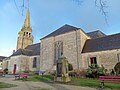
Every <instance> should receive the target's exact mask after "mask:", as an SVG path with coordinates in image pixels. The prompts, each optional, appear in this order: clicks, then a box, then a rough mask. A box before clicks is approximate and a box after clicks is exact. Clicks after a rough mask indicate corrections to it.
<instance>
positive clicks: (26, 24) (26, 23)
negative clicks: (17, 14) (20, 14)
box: [23, 9, 30, 27]
mask: <svg viewBox="0 0 120 90" xmlns="http://www.w3.org/2000/svg"><path fill="white" fill-rule="evenodd" d="M23 26H24V27H30V11H29V9H28V10H27V14H26V18H25V21H24V25H23Z"/></svg>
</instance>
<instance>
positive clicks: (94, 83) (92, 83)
mask: <svg viewBox="0 0 120 90" xmlns="http://www.w3.org/2000/svg"><path fill="white" fill-rule="evenodd" d="M27 80H28V81H53V80H54V76H52V75H43V77H42V76H41V75H34V76H30V77H29V78H27ZM64 84H69V85H77V86H88V87H100V81H99V80H97V79H88V78H72V80H71V82H69V83H64ZM105 88H120V83H119V84H116V83H114V82H112V83H111V81H105Z"/></svg>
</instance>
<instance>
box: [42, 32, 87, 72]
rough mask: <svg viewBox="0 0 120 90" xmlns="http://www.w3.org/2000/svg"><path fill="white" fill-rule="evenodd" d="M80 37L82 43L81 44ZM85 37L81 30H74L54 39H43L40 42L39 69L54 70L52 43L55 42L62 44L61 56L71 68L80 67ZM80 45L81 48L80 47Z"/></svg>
mask: <svg viewBox="0 0 120 90" xmlns="http://www.w3.org/2000/svg"><path fill="white" fill-rule="evenodd" d="M81 35H83V37H82V40H83V41H82V42H81ZM87 38H89V37H87V36H85V34H83V32H81V30H75V31H72V32H68V33H65V34H61V35H58V36H55V37H49V38H44V39H42V40H41V53H40V69H41V70H48V71H49V70H52V69H53V68H54V43H55V42H57V41H62V42H63V55H64V56H65V57H66V58H67V60H68V62H69V63H71V64H72V65H73V68H74V69H76V68H79V67H81V66H80V65H79V64H80V60H81V58H82V57H81V50H82V49H81V47H83V45H84V43H85V41H86V40H87ZM81 43H82V46H81Z"/></svg>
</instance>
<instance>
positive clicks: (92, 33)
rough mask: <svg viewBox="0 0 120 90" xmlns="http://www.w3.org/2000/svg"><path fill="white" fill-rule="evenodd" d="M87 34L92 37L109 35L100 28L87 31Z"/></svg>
mask: <svg viewBox="0 0 120 90" xmlns="http://www.w3.org/2000/svg"><path fill="white" fill-rule="evenodd" d="M87 35H88V36H90V37H91V38H92V39H95V38H100V37H105V36H107V35H105V34H104V33H103V32H101V31H100V30H97V31H93V32H89V33H87Z"/></svg>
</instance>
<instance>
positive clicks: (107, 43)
mask: <svg viewBox="0 0 120 90" xmlns="http://www.w3.org/2000/svg"><path fill="white" fill-rule="evenodd" d="M112 49H120V33H118V34H114V35H109V36H106V37H101V38H96V39H89V40H87V41H86V43H85V45H84V47H83V50H82V53H87V52H97V51H104V50H112Z"/></svg>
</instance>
